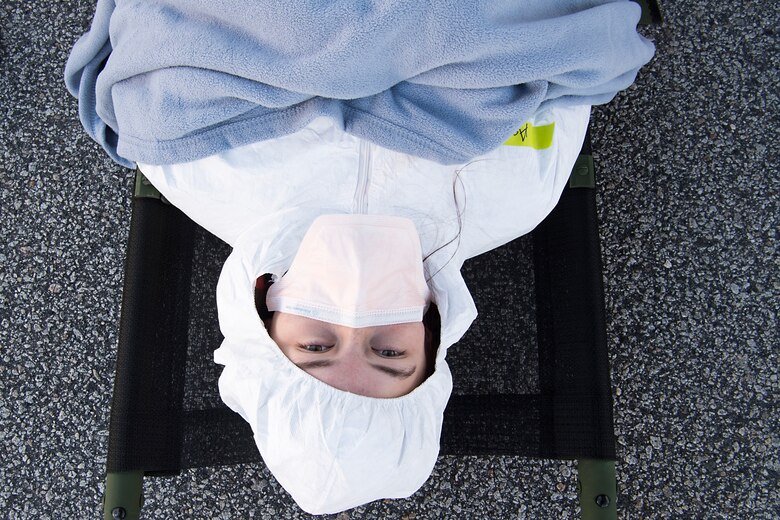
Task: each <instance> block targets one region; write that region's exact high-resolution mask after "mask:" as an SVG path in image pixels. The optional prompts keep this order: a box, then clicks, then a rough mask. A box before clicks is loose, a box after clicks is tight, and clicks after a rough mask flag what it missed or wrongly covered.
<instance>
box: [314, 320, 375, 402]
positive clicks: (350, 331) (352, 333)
mask: <svg viewBox="0 0 780 520" xmlns="http://www.w3.org/2000/svg"><path fill="white" fill-rule="evenodd" d="M368 329H369V328H352V327H344V328H343V331H342V334H341V335H340V337H339V348H338V354H337V360H336V364H335V366H333V367H331V368H330V370H329V373H328V375H327V376H326V378H327V379H328V380H327V381H325V382H326V383H328V384H329V385H331V386H333V387H335V388H338V389H339V390H344V391H345V392H351V393H353V394H360V395H369V394H370V393H371V389H372V388H373V384H372V378H371V376H372V374H371V373H370V372H369V367H368V363H367V350H368V349H369V348H370V345H368V341H369V338H370V333H371V331H370V330H368Z"/></svg>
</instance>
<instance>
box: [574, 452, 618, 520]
mask: <svg viewBox="0 0 780 520" xmlns="http://www.w3.org/2000/svg"><path fill="white" fill-rule="evenodd" d="M577 471H578V473H579V477H578V478H579V481H578V489H579V495H580V508H581V509H582V520H617V507H616V504H617V480H616V478H615V461H613V460H599V459H579V460H578V461H577Z"/></svg>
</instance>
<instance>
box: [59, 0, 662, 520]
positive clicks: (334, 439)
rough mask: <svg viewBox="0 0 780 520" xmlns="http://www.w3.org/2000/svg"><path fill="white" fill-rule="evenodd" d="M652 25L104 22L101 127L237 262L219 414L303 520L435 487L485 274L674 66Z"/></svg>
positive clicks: (197, 9) (407, 16) (75, 71)
mask: <svg viewBox="0 0 780 520" xmlns="http://www.w3.org/2000/svg"><path fill="white" fill-rule="evenodd" d="M485 4H490V5H485ZM315 7H316V8H315ZM261 14H262V16H261ZM638 18H639V8H638V7H637V6H636V5H634V4H633V3H632V2H628V1H593V0H588V1H585V0H582V1H565V2H553V3H550V2H542V1H539V2H536V1H531V2H524V3H522V5H519V4H517V3H516V2H492V3H482V2H479V1H476V0H473V1H459V2H441V3H437V2H431V3H425V2H419V3H411V2H381V1H374V2H371V1H358V0H350V1H347V0H340V1H338V0H337V1H330V2H324V1H323V2H307V3H300V2H292V1H290V2H250V1H248V0H239V1H236V2H231V3H229V4H226V3H223V2H207V1H205V0H203V1H189V2H177V1H173V0H169V1H162V0H158V1H149V2H144V3H126V2H125V3H117V4H116V5H115V4H114V3H113V2H110V1H109V0H106V1H103V0H100V1H99V2H98V6H97V10H96V15H95V19H94V20H93V23H92V28H91V30H90V31H89V32H88V33H86V34H85V35H84V36H83V37H82V38H81V39H80V40H79V42H77V44H76V46H75V47H74V50H73V53H72V54H71V56H70V58H69V61H68V65H67V66H66V71H65V72H66V82H67V85H68V88H69V90H70V92H71V93H72V94H73V95H75V96H77V97H78V98H79V114H80V118H81V121H82V123H83V125H84V127H85V128H86V129H87V131H88V132H89V133H90V135H91V136H92V137H93V138H94V139H95V140H96V141H98V142H99V143H100V144H101V145H102V146H103V147H104V148H105V150H106V152H107V153H108V154H109V155H110V156H111V157H112V158H113V159H114V160H115V161H116V162H117V163H119V164H122V165H123V166H127V167H132V168H134V167H136V166H137V167H138V168H139V169H140V170H141V171H142V172H143V173H144V175H146V177H147V178H148V179H149V180H150V181H151V182H152V184H153V185H154V186H155V187H156V188H157V189H158V190H159V191H160V192H161V193H162V194H164V195H165V197H166V198H167V199H168V200H169V201H170V202H172V203H173V204H175V205H176V206H177V207H179V208H180V209H181V210H182V211H184V212H185V213H186V214H187V215H189V216H190V217H191V218H192V219H193V220H194V221H195V222H197V223H198V224H200V225H201V226H203V227H204V228H206V229H207V230H209V231H210V232H212V233H213V234H215V235H216V236H218V237H219V238H221V239H222V240H224V241H225V242H227V243H228V244H230V245H231V246H232V248H233V250H232V252H231V254H230V256H229V257H228V258H227V260H226V261H225V264H224V266H223V269H222V273H221V275H220V279H219V283H218V286H217V307H218V314H219V324H220V329H221V331H222V333H223V335H224V341H223V342H222V344H221V346H220V347H219V348H218V349H217V350H216V351H215V352H214V360H215V361H216V362H217V363H219V364H222V365H224V369H223V371H222V374H221V376H220V379H219V391H220V396H221V398H222V399H223V401H224V402H225V404H226V405H227V406H229V407H230V408H231V409H233V410H234V411H235V412H237V413H239V414H240V415H241V416H242V417H243V418H244V419H245V420H246V421H247V422H248V423H249V424H250V425H251V427H252V431H253V433H254V440H255V442H256V444H257V446H258V449H259V451H260V453H261V455H262V457H263V460H264V461H265V463H266V464H267V466H268V468H269V470H270V471H271V472H272V473H273V475H274V476H275V478H276V479H277V480H278V481H279V482H280V484H281V485H282V486H283V487H284V489H285V490H287V491H288V492H289V493H290V495H291V496H292V498H293V499H294V500H295V501H296V503H297V504H298V505H299V506H300V507H301V508H302V509H304V510H305V511H307V512H309V513H312V514H324V513H335V512H339V511H343V510H345V509H349V508H352V507H356V506H359V505H361V504H365V503H368V502H371V501H373V500H377V499H383V498H403V497H409V496H410V495H412V494H413V493H415V492H416V491H417V490H418V489H419V488H420V487H421V486H422V485H423V484H424V483H425V481H426V480H427V479H428V477H429V476H430V474H431V472H432V469H433V467H434V464H435V462H436V459H437V455H438V452H439V438H440V434H441V428H442V420H443V412H444V409H445V407H446V405H447V401H448V399H449V397H450V393H451V391H452V376H451V374H450V371H449V368H448V366H447V361H446V356H447V351H448V349H449V348H450V347H452V346H453V345H454V344H456V342H457V341H458V340H459V339H460V338H461V337H462V336H463V334H464V333H465V332H466V330H467V329H468V328H469V326H470V325H471V323H472V322H473V320H474V319H475V318H476V316H477V310H476V308H475V306H474V302H473V300H472V298H471V295H470V294H469V291H468V288H467V287H466V285H465V283H464V281H463V278H462V276H461V274H460V270H461V267H462V265H463V262H464V261H465V260H467V259H468V258H472V257H474V256H477V255H480V254H482V253H484V252H487V251H490V250H491V249H494V248H496V247H498V246H501V245H503V244H505V243H507V242H509V241H511V240H513V239H515V238H517V237H519V236H521V235H523V234H525V233H528V232H529V231H531V230H532V229H533V228H534V227H535V226H536V225H537V224H538V223H539V222H541V221H542V220H543V219H544V218H545V216H546V215H547V214H548V213H549V212H550V211H551V210H552V209H553V208H554V206H555V205H556V203H557V201H558V199H559V197H560V195H561V192H562V190H563V188H564V187H565V185H566V182H567V180H568V178H569V174H570V172H571V169H572V167H573V165H574V162H575V160H576V157H577V155H578V152H579V150H580V148H581V145H582V142H583V139H584V136H585V132H586V129H587V125H588V120H589V115H590V106H591V105H592V104H596V103H604V102H607V101H609V99H611V98H612V97H613V96H614V95H615V93H616V92H617V91H619V90H621V89H623V88H625V87H627V86H628V85H630V84H631V82H633V80H634V77H635V75H636V73H637V70H638V69H639V67H641V66H642V65H643V64H644V63H646V62H647V61H649V60H650V58H651V57H652V54H653V47H652V44H650V43H649V42H648V41H647V40H645V39H644V38H642V37H641V36H639V35H638V34H637V33H636V23H637V20H638ZM109 26H110V31H109ZM585 36H587V37H585ZM204 42H209V44H208V45H205V44H204Z"/></svg>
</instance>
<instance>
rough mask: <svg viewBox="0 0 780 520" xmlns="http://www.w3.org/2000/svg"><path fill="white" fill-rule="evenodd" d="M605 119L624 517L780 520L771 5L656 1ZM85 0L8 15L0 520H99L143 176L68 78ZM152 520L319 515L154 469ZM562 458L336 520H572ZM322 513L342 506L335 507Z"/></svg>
mask: <svg viewBox="0 0 780 520" xmlns="http://www.w3.org/2000/svg"><path fill="white" fill-rule="evenodd" d="M666 4H668V5H665V6H664V12H665V16H666V22H665V24H664V25H663V26H661V27H653V28H647V29H643V32H644V34H646V35H648V36H649V37H650V38H652V39H653V40H654V41H655V42H656V45H657V48H658V52H657V55H656V58H655V59H654V61H653V62H652V63H651V64H650V65H648V66H647V67H646V68H645V69H643V70H642V73H641V76H640V77H639V79H638V81H637V82H636V84H635V85H634V86H633V87H631V88H630V89H628V90H627V91H626V92H623V93H621V94H620V95H619V96H617V98H616V99H615V100H614V101H613V102H611V103H610V104H608V105H606V106H601V107H597V108H595V109H594V117H593V125H594V149H595V160H596V163H597V167H598V170H599V173H600V179H599V208H600V209H599V212H600V214H599V216H600V221H601V233H602V250H603V259H604V264H605V266H604V278H605V287H606V297H607V302H606V303H607V313H608V332H609V351H610V357H611V361H612V385H613V391H614V398H615V430H616V434H617V438H618V464H617V468H618V481H619V482H618V486H619V503H618V511H619V515H620V517H621V518H627V519H630V518H637V519H644V518H751V519H770V518H778V517H780V480H779V479H778V474H779V472H780V437H779V434H780V428H778V426H780V425H779V424H778V417H780V411H779V410H778V396H780V391H779V390H780V384H778V372H779V370H778V346H779V345H780V335H779V334H778V316H777V314H778V302H779V301H780V277H778V272H779V271H780V265H779V264H780V256H779V255H778V250H777V248H778V242H777V239H778V225H779V223H778V188H779V187H780V176H778V145H777V142H778V137H780V136H779V135H778V127H780V120H779V119H780V117H779V116H778V92H780V88H779V83H780V82H779V81H778V72H777V71H778V69H780V66H779V65H780V63H779V62H780V53H778V41H779V39H778V32H777V31H778V27H780V4H778V3H776V2H759V1H757V0H742V1H737V0H724V1H720V2H716V1H714V0H701V1H696V0H680V1H678V2H666ZM93 11H94V1H92V0H74V1H72V2H56V1H53V0H41V1H38V2H26V1H22V0H4V1H3V2H2V4H0V68H1V69H2V73H1V74H0V110H1V111H2V118H1V119H0V156H1V157H2V161H0V215H2V226H0V266H2V267H1V269H0V349H1V351H0V352H1V358H0V374H1V376H0V444H2V446H4V450H3V453H4V455H3V456H2V461H0V479H1V480H2V482H3V487H2V489H0V516H2V517H3V518H11V519H27V518H63V519H81V518H96V517H97V516H98V515H99V510H100V506H99V504H100V501H101V497H102V493H103V486H104V484H103V479H104V464H105V452H106V442H107V427H108V413H109V406H110V399H111V388H112V379H113V373H114V362H115V359H116V354H115V346H116V341H117V333H118V319H119V305H120V301H121V289H122V277H123V262H124V251H125V241H126V238H127V232H128V224H129V209H130V186H131V173H130V172H129V171H128V170H125V169H122V168H120V167H118V166H116V165H115V164H113V163H112V162H111V161H110V160H109V159H108V158H107V157H106V156H105V154H104V153H103V152H102V150H100V149H99V148H98V146H97V145H96V144H94V143H93V142H92V141H91V140H90V139H89V138H88V137H87V135H86V134H85V133H84V131H83V130H82V129H81V126H80V124H79V122H78V119H77V105H76V102H75V100H74V99H72V98H71V97H70V96H69V95H68V94H67V92H66V90H65V86H64V83H63V80H62V75H63V67H64V63H65V60H66V57H67V55H68V52H69V50H70V48H71V46H72V45H73V43H74V41H75V40H76V38H77V37H78V36H79V35H80V34H81V33H82V32H83V31H84V30H85V29H86V28H87V27H88V23H89V21H90V20H91V17H92V13H93ZM145 494H146V497H147V501H146V505H145V508H144V511H145V513H144V516H145V517H146V518H164V519H167V518H224V519H228V518H308V515H306V514H304V513H302V512H301V511H300V510H299V509H298V508H297V507H296V506H295V504H294V503H293V502H292V501H291V499H290V498H289V496H287V495H286V493H284V491H283V490H281V488H280V487H279V485H278V484H277V483H276V481H275V480H274V479H273V477H271V475H270V474H269V473H268V471H267V470H265V469H264V468H260V467H255V466H251V465H239V466H235V467H223V468H216V469H213V468H209V469H203V468H201V469H193V470H188V471H184V472H182V474H181V475H179V476H177V477H171V478H159V479H147V481H146V483H145ZM578 515H579V508H578V505H577V495H576V467H575V465H574V464H573V463H571V462H566V461H563V462H562V461H548V460H528V459H518V458H512V457H441V458H440V460H439V462H438V464H437V465H436V468H435V470H434V473H433V475H432V477H431V478H430V480H429V481H428V482H427V483H426V484H425V486H424V487H423V488H422V489H421V490H420V491H419V492H418V493H416V494H415V495H414V496H413V497H411V498H410V499H408V500H397V501H380V502H375V503H372V504H369V505H367V506H365V507H360V508H357V509H354V510H350V511H348V512H345V513H342V514H340V515H334V516H333V517H332V518H337V519H338V520H345V519H348V518H355V519H356V518H367V519H371V518H404V519H413V518H414V519H427V518H490V519H504V518H513V519H517V518H533V519H536V518H540V519H544V518H556V519H558V518H577V517H578ZM329 518H331V517H329Z"/></svg>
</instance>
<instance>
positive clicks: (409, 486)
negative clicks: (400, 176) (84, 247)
mask: <svg viewBox="0 0 780 520" xmlns="http://www.w3.org/2000/svg"><path fill="white" fill-rule="evenodd" d="M267 251H268V250H267V248H266V246H261V247H260V249H258V248H256V247H254V248H253V247H249V246H246V245H244V246H242V245H241V243H239V244H237V245H236V248H235V249H234V251H233V253H232V254H231V255H230V256H229V257H228V259H227V261H226V262H225V265H224V267H223V270H222V274H221V276H220V280H219V284H218V287H217V305H218V308H219V317H220V328H221V329H222V333H223V335H224V336H225V340H224V341H223V343H222V345H221V347H220V348H219V349H218V350H216V351H215V353H214V360H215V361H216V362H217V363H220V364H223V365H225V368H224V370H223V372H222V375H221V377H220V379H219V391H220V395H221V397H222V400H223V401H224V402H225V403H226V404H227V405H228V406H229V407H230V408H231V409H233V410H234V411H235V412H237V413H239V414H240V415H241V416H242V417H243V418H244V419H245V420H246V421H247V422H249V424H250V425H251V427H252V431H253V432H254V440H255V442H256V443H257V447H258V448H259V450H260V454H261V455H262V457H263V460H264V461H265V463H266V465H267V466H268V468H269V470H270V471H271V472H272V473H273V475H274V476H275V477H276V479H277V480H278V481H279V483H280V484H281V485H282V487H284V488H285V489H286V490H287V491H288V492H289V493H290V495H292V497H293V499H294V500H295V501H296V502H297V503H298V505H299V506H300V507H301V508H302V509H303V510H304V511H306V512H308V513H311V514H326V513H335V512H339V511H343V510H345V509H349V508H352V507H356V506H359V505H361V504H365V503H367V502H371V501H373V500H378V499H382V498H403V497H408V496H410V495H412V494H413V493H414V492H415V491H417V490H418V489H419V488H420V487H421V486H422V485H423V483H425V481H426V480H427V478H428V477H429V476H430V474H431V471H432V470H433V466H434V464H435V462H436V458H437V456H438V453H439V438H440V435H441V428H442V421H443V413H444V409H445V407H446V405H447V400H448V399H449V396H450V393H451V391H452V376H451V374H450V371H449V368H448V366H447V363H446V361H445V355H446V348H440V349H439V351H438V353H437V355H436V364H435V370H434V373H433V375H431V376H430V377H429V378H428V379H427V380H426V381H424V382H423V383H422V384H421V385H420V386H418V387H417V388H416V389H414V390H413V391H412V392H410V393H409V394H406V395H404V396H401V397H396V398H391V399H379V398H372V397H365V396H361V395H356V394H351V393H348V392H344V391H342V390H337V389H335V388H333V387H331V386H329V385H327V384H325V383H323V382H322V381H319V380H318V379H316V378H314V377H313V376H311V375H309V374H308V373H306V372H305V371H303V370H302V369H300V368H298V367H297V366H295V364H294V363H293V362H292V361H290V360H289V359H288V358H287V357H286V356H285V355H284V353H283V352H282V351H281V350H280V349H279V347H278V346H277V345H276V343H274V341H273V340H272V339H271V338H270V336H269V335H268V332H267V331H266V329H265V326H264V324H263V322H262V320H261V319H260V318H259V316H258V315H257V312H256V309H255V305H254V285H255V280H256V278H257V277H258V276H260V275H262V274H264V272H272V273H274V274H280V273H277V271H281V270H282V269H283V268H284V267H282V266H283V265H284V264H285V263H286V264H287V265H289V260H290V259H289V257H288V258H281V257H279V258H277V259H276V260H277V262H278V264H277V265H276V266H275V267H269V265H268V263H267V262H266V266H265V268H263V267H262V265H260V264H263V263H264V262H263V259H265V260H266V261H267V260H268V258H267V256H268V255H267V254H266V253H267ZM293 253H294V251H293ZM269 269H270V270H269ZM445 305H446V303H445ZM467 310H470V309H467ZM471 319H473V316H471ZM468 321H469V323H470V320H468ZM467 326H468V325H466V328H467ZM464 330H465V328H464Z"/></svg>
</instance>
